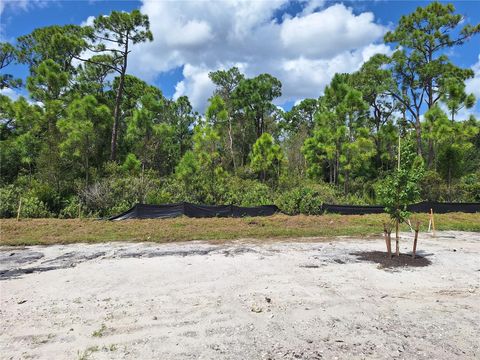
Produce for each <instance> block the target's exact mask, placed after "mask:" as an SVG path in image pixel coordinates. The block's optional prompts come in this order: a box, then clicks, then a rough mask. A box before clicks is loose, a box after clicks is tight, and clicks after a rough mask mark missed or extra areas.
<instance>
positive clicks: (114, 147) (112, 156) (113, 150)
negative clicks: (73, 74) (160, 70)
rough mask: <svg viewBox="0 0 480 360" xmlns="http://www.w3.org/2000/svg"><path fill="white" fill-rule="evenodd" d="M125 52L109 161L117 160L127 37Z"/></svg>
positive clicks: (126, 44) (114, 114)
mask: <svg viewBox="0 0 480 360" xmlns="http://www.w3.org/2000/svg"><path fill="white" fill-rule="evenodd" d="M125 39H126V40H125V51H124V53H123V65H122V72H121V73H120V83H119V84H118V89H117V95H116V96H115V109H114V111H113V128H112V141H111V143H110V160H112V161H116V160H117V138H118V125H119V123H120V105H121V104H122V97H123V86H124V83H125V73H126V72H127V57H128V41H129V39H128V35H127V36H126V38H125Z"/></svg>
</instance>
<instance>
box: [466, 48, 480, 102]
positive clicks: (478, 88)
mask: <svg viewBox="0 0 480 360" xmlns="http://www.w3.org/2000/svg"><path fill="white" fill-rule="evenodd" d="M472 70H473V72H474V73H475V75H474V77H473V78H472V79H468V80H467V81H466V91H467V93H469V94H470V93H473V94H474V95H475V97H476V98H477V102H478V101H480V54H478V62H477V63H476V64H475V65H473V66H472Z"/></svg>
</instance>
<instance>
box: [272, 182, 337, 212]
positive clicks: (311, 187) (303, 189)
mask: <svg viewBox="0 0 480 360" xmlns="http://www.w3.org/2000/svg"><path fill="white" fill-rule="evenodd" d="M338 199H339V195H338V194H337V192H336V191H335V189H334V188H333V187H331V186H328V185H326V184H313V183H312V184H305V185H300V186H296V187H294V188H292V189H289V190H287V191H283V192H281V193H280V194H278V196H277V198H276V200H275V205H277V206H278V207H279V208H280V209H281V210H282V211H283V212H285V213H287V214H289V215H297V214H306V215H320V214H321V213H322V211H321V208H322V205H323V203H335V202H337V201H338Z"/></svg>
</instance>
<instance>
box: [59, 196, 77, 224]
mask: <svg viewBox="0 0 480 360" xmlns="http://www.w3.org/2000/svg"><path fill="white" fill-rule="evenodd" d="M80 207H81V203H80V199H79V198H78V197H77V196H71V197H69V198H68V199H67V200H65V201H64V206H63V208H62V210H61V211H60V214H59V216H58V217H59V218H62V219H74V218H77V217H78V215H79V214H78V212H79V208H80Z"/></svg>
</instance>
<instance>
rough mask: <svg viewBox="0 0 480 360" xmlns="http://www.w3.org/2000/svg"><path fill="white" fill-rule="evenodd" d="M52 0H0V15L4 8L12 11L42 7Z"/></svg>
mask: <svg viewBox="0 0 480 360" xmlns="http://www.w3.org/2000/svg"><path fill="white" fill-rule="evenodd" d="M53 1H54V0H0V16H1V15H3V12H4V11H5V10H6V9H9V10H12V11H28V10H30V9H32V8H34V7H35V6H38V7H44V6H46V5H48V3H51V2H53Z"/></svg>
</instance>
